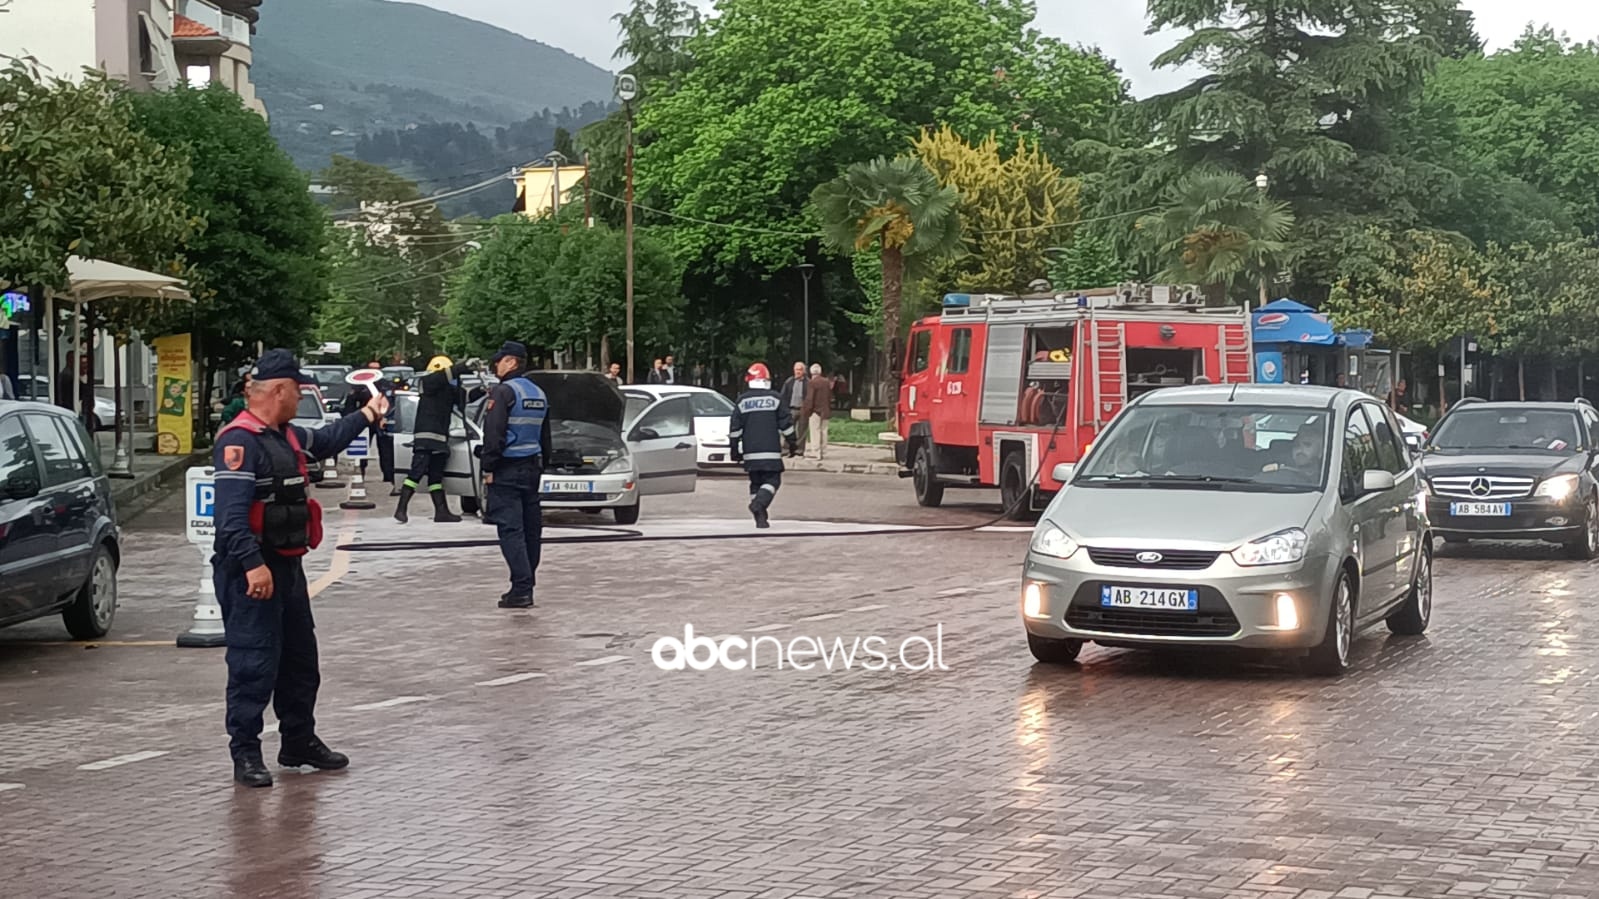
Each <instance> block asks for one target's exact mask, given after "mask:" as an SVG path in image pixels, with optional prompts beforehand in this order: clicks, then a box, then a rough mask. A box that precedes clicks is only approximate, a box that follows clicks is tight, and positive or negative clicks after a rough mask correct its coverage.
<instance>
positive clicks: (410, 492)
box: [394, 484, 416, 524]
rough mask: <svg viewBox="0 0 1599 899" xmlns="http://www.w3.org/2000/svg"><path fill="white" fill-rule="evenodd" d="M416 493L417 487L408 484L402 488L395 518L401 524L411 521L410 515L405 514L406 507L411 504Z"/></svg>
mask: <svg viewBox="0 0 1599 899" xmlns="http://www.w3.org/2000/svg"><path fill="white" fill-rule="evenodd" d="M415 495H416V488H415V487H412V486H411V485H410V484H406V485H405V486H404V487H401V488H400V502H399V503H398V504H396V505H395V507H394V520H395V521H398V522H399V523H400V524H405V523H406V522H407V521H410V520H411V518H410V516H408V515H406V514H405V507H406V506H409V505H410V504H411V497H412V496H415Z"/></svg>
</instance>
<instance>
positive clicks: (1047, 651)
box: [1027, 634, 1083, 665]
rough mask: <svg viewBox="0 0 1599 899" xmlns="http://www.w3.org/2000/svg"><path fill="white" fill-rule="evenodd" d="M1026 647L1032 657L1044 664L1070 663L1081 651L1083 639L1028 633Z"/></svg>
mask: <svg viewBox="0 0 1599 899" xmlns="http://www.w3.org/2000/svg"><path fill="white" fill-rule="evenodd" d="M1027 648H1028V649H1030V650H1032V652H1033V658H1035V659H1037V660H1038V661H1040V662H1043V663H1044V664H1046V665H1070V664H1072V663H1073V662H1075V661H1077V654H1078V653H1080V652H1082V651H1083V641H1081V640H1057V639H1054V638H1052V637H1039V636H1037V635H1034V634H1028V635H1027Z"/></svg>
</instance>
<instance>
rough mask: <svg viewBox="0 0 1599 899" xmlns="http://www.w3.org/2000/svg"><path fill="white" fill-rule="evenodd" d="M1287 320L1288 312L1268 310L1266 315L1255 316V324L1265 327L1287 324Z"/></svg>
mask: <svg viewBox="0 0 1599 899" xmlns="http://www.w3.org/2000/svg"><path fill="white" fill-rule="evenodd" d="M1287 321H1288V313H1286V312H1268V313H1266V314H1265V315H1258V316H1256V317H1255V324H1257V325H1261V326H1264V327H1271V326H1273V325H1281V324H1286V323H1287Z"/></svg>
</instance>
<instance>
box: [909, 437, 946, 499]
mask: <svg viewBox="0 0 1599 899" xmlns="http://www.w3.org/2000/svg"><path fill="white" fill-rule="evenodd" d="M911 471H912V476H911V483H912V485H914V486H915V488H916V503H917V505H921V506H926V507H927V508H929V509H936V508H938V507H939V505H940V504H942V503H943V502H944V485H943V484H942V483H940V482H939V480H938V469H936V468H934V467H933V445H932V444H931V443H922V444H920V445H919V446H918V447H917V448H916V458H915V459H914V460H913V461H912V462H911Z"/></svg>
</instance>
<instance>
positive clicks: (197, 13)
mask: <svg viewBox="0 0 1599 899" xmlns="http://www.w3.org/2000/svg"><path fill="white" fill-rule="evenodd" d="M178 15H180V16H184V17H185V18H189V19H193V20H194V21H196V22H199V23H200V24H201V25H204V26H205V27H207V28H209V29H211V30H212V31H215V32H216V33H218V34H220V35H222V36H223V37H225V38H227V39H228V40H230V41H232V42H233V43H235V44H240V45H243V46H246V47H248V46H250V23H249V22H248V21H246V20H244V19H242V18H240V17H239V16H236V15H234V14H232V13H229V12H223V11H222V10H221V9H220V8H219V7H216V6H212V5H211V4H209V3H207V2H205V0H178Z"/></svg>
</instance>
